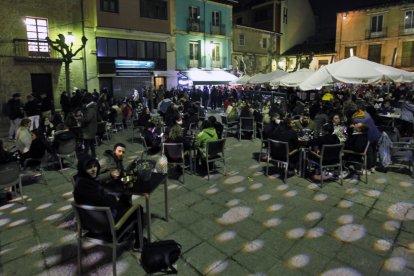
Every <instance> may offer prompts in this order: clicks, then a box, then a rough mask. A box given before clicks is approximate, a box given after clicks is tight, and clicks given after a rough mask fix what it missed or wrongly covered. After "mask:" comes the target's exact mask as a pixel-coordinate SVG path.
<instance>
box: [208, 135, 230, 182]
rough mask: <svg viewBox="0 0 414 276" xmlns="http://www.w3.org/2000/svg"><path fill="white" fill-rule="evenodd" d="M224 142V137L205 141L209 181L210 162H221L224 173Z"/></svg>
mask: <svg viewBox="0 0 414 276" xmlns="http://www.w3.org/2000/svg"><path fill="white" fill-rule="evenodd" d="M225 144H226V139H219V140H217V141H212V142H207V148H206V156H205V158H206V163H207V177H208V180H209V181H210V163H213V168H214V163H215V162H216V161H222V162H223V170H224V172H223V174H224V175H226V159H225V156H224V146H225Z"/></svg>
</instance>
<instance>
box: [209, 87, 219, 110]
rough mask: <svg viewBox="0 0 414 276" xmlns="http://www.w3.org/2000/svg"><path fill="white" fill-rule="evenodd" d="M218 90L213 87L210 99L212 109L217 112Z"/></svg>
mask: <svg viewBox="0 0 414 276" xmlns="http://www.w3.org/2000/svg"><path fill="white" fill-rule="evenodd" d="M218 93H219V92H218V89H217V87H216V86H213V89H211V94H210V99H211V109H212V110H216V108H217V100H218Z"/></svg>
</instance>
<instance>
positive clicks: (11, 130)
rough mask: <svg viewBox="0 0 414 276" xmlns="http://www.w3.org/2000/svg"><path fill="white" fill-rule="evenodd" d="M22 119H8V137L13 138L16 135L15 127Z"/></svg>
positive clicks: (17, 126) (16, 127)
mask: <svg viewBox="0 0 414 276" xmlns="http://www.w3.org/2000/svg"><path fill="white" fill-rule="evenodd" d="M21 121H22V119H21V118H16V119H14V120H10V128H9V138H10V139H13V138H14V137H15V135H16V131H17V129H18V128H19V127H20V122H21Z"/></svg>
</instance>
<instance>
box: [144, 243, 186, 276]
mask: <svg viewBox="0 0 414 276" xmlns="http://www.w3.org/2000/svg"><path fill="white" fill-rule="evenodd" d="M180 255H181V245H180V244H179V243H177V242H176V241H174V240H165V241H157V242H152V243H149V244H146V245H145V246H144V249H143V250H142V254H141V263H142V266H143V267H144V269H145V271H146V272H147V273H155V272H159V271H163V272H168V269H170V271H169V272H170V273H174V274H177V269H175V267H173V264H174V263H175V262H176V261H177V260H178V258H179V257H180Z"/></svg>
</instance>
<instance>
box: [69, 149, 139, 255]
mask: <svg viewBox="0 0 414 276" xmlns="http://www.w3.org/2000/svg"><path fill="white" fill-rule="evenodd" d="M99 170H100V165H99V162H98V161H97V160H96V159H94V158H92V157H90V156H88V155H86V156H84V158H82V159H81V160H79V162H78V173H77V175H76V176H75V189H74V191H73V196H74V199H75V202H76V203H77V204H83V205H92V206H102V207H110V208H111V211H112V216H113V217H114V220H115V223H116V222H118V221H119V220H121V219H124V217H123V216H124V215H125V214H126V213H127V212H128V210H129V209H130V208H134V209H135V211H134V212H132V213H131V214H129V215H128V217H127V218H126V222H125V223H124V225H125V226H127V225H130V223H132V222H133V221H134V219H135V218H136V216H137V213H136V212H142V211H141V210H142V208H141V207H140V206H139V205H138V206H137V205H133V206H131V205H128V204H127V203H126V202H124V201H120V200H119V199H118V197H117V196H115V195H113V194H109V193H108V192H106V191H105V190H104V189H103V188H102V187H101V186H100V184H99V181H97V180H96V177H97V176H98V174H99ZM108 230H109V229H108ZM134 230H135V244H134V250H138V249H139V248H140V242H139V238H140V237H139V231H138V225H137V224H136V223H135V224H134ZM108 234H109V233H108Z"/></svg>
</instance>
